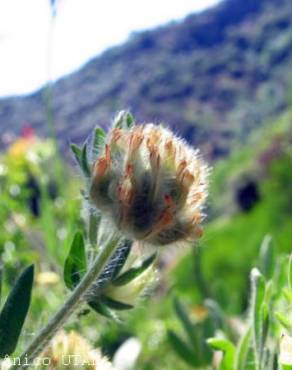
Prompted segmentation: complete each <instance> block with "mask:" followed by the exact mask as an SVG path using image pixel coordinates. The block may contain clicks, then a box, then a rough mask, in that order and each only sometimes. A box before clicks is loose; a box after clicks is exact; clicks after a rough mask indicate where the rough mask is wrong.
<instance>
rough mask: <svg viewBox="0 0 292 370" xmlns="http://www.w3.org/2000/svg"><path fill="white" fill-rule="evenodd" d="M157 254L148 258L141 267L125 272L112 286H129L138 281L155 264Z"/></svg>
mask: <svg viewBox="0 0 292 370" xmlns="http://www.w3.org/2000/svg"><path fill="white" fill-rule="evenodd" d="M156 255H157V254H156V253H154V254H152V255H151V256H150V257H148V258H147V259H146V260H144V261H143V262H142V263H141V265H140V266H138V267H132V268H131V269H129V270H128V271H126V272H124V273H123V274H121V275H120V276H118V277H117V278H116V279H114V280H113V281H112V284H113V285H115V286H122V285H125V284H128V283H129V282H130V281H132V280H134V279H136V278H137V277H138V276H139V275H141V274H142V273H143V272H144V271H145V270H147V269H148V267H150V266H151V265H152V263H153V262H154V260H155V258H156Z"/></svg>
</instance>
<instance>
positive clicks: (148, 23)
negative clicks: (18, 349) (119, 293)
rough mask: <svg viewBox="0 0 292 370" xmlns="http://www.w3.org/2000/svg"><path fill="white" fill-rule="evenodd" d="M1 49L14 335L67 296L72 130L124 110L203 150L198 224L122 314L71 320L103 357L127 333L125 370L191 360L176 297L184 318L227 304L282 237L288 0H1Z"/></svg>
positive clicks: (229, 310) (289, 91)
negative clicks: (172, 337) (29, 302)
mask: <svg viewBox="0 0 292 370" xmlns="http://www.w3.org/2000/svg"><path fill="white" fill-rule="evenodd" d="M0 55H1V58H0V128H1V136H0V225H1V233H0V252H1V256H2V257H1V260H2V264H4V265H5V285H4V291H5V289H6V291H7V290H8V287H9V286H10V285H11V282H12V281H13V280H14V279H15V276H16V275H17V274H18V271H19V270H20V269H21V268H22V267H23V266H24V265H26V264H28V263H32V262H35V263H36V264H37V271H38V274H37V279H36V284H37V292H36V293H35V296H34V297H33V310H32V313H31V317H30V319H29V323H28V325H27V331H26V336H24V341H25V340H28V338H29V336H30V335H31V333H32V332H34V331H36V329H37V328H38V326H39V325H40V324H41V322H44V320H46V319H47V318H48V317H49V316H50V314H51V313H52V312H53V311H55V309H56V307H58V305H59V304H60V302H62V301H63V297H64V294H65V290H64V287H63V285H64V284H63V283H62V268H61V266H62V265H63V263H64V259H65V257H66V255H67V253H68V248H69V247H70V243H71V241H72V237H73V232H74V230H76V228H81V229H82V228H84V225H83V221H82V217H81V216H80V209H81V197H80V195H79V194H80V193H79V191H80V187H82V184H81V179H80V176H79V174H78V171H77V170H76V168H75V166H74V163H73V160H72V158H71V155H70V153H69V144H70V142H75V143H77V144H81V143H82V142H83V141H84V140H85V139H86V138H87V137H88V135H89V134H90V132H91V131H92V129H93V128H94V127H95V126H96V125H100V126H101V127H103V128H104V129H105V130H107V129H108V128H109V127H110V124H111V121H112V119H113V117H114V116H115V114H116V113H117V112H118V111H119V110H121V109H129V110H130V111H131V112H132V113H133V115H134V116H135V117H136V120H137V121H138V122H155V123H160V122H162V123H165V124H166V125H168V126H169V127H171V128H172V129H173V130H174V131H175V132H176V133H178V134H179V135H180V136H182V137H184V138H185V139H186V140H187V142H188V143H189V144H190V145H192V146H195V147H196V148H197V147H198V148H200V151H201V153H202V155H203V156H204V158H206V159H207V160H208V161H209V162H210V163H211V166H212V168H213V169H212V174H211V178H210V196H209V200H208V205H207V209H206V214H207V219H206V221H205V232H204V236H203V238H202V241H201V243H200V246H199V248H195V249H186V250H182V249H180V250H178V251H177V250H170V251H162V254H161V257H160V269H159V270H160V275H161V282H160V284H159V288H157V289H156V290H155V294H154V295H153V296H152V297H151V298H150V301H149V300H148V302H145V303H143V304H141V307H139V308H138V309H137V310H136V311H134V312H133V313H131V314H129V315H128V316H127V319H126V323H125V324H123V325H118V324H116V323H111V322H109V323H107V324H106V325H104V321H103V320H102V319H100V318H98V317H97V316H96V314H94V313H91V314H89V315H87V316H85V317H82V318H81V319H80V318H75V319H74V320H73V321H72V322H71V323H70V324H69V325H68V328H73V329H74V330H76V331H78V332H80V333H81V334H82V335H84V336H85V337H86V338H88V339H89V340H90V342H91V343H92V345H94V346H98V347H101V348H102V350H103V352H104V353H105V354H107V355H108V356H110V357H112V356H113V355H114V353H115V351H116V349H117V348H119V346H120V345H121V344H122V343H123V342H124V341H125V340H126V339H128V338H131V337H135V338H137V340H138V342H139V343H140V344H141V345H142V346H141V348H142V349H141V351H140V354H139V357H138V360H137V363H136V364H135V365H134V369H136V370H152V369H153V370H156V369H161V370H164V369H165V370H166V369H167V370H172V369H173V370H184V369H189V368H190V364H187V363H186V362H185V361H183V359H181V358H180V357H179V356H177V354H176V353H175V352H174V350H173V348H172V346H171V343H170V341H169V337H168V330H170V329H171V330H176V331H178V332H179V331H180V330H181V328H180V324H179V322H178V319H177V316H176V314H175V310H174V309H173V298H174V296H178V297H179V298H180V299H181V300H182V301H183V302H184V304H185V305H186V307H187V310H188V312H189V314H190V316H191V318H192V320H193V321H194V322H198V321H200V320H203V319H204V317H205V316H204V300H205V299H206V298H212V299H214V301H216V302H218V304H219V305H220V307H222V309H223V310H224V312H226V314H227V315H229V316H230V317H231V318H238V317H239V316H240V315H242V314H244V313H245V310H246V307H247V304H248V298H247V297H248V294H249V270H250V268H251V267H252V266H253V265H254V264H256V261H257V258H258V253H259V247H260V244H261V241H262V239H263V238H264V236H265V235H266V234H271V235H273V238H274V240H275V246H276V253H281V252H285V251H286V252H289V251H290V249H291V242H292V228H291V221H292V187H291V181H292V112H291V104H292V74H291V71H292V3H291V1H290V0H261V1H254V0H221V1H218V0H217V1H216V0H180V1H168V2H165V1H162V0H156V1H154V0H148V1H142V0H141V1H134V0H124V1H122V2H117V1H114V0H108V1H106V2H100V1H94V0H83V1H81V0H59V1H57V0H55V1H54V0H51V1H48V0H26V1H25V2H24V1H21V0H0ZM48 288H49V289H48ZM166 293H169V294H166ZM44 297H45V298H44ZM202 312H203V315H202ZM202 317H203V319H202Z"/></svg>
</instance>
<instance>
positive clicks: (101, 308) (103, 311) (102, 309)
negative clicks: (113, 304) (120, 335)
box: [88, 301, 120, 322]
mask: <svg viewBox="0 0 292 370" xmlns="http://www.w3.org/2000/svg"><path fill="white" fill-rule="evenodd" d="M88 305H89V307H90V308H91V309H93V310H94V311H95V312H97V313H98V314H99V315H101V316H104V317H106V318H108V319H111V320H114V321H116V322H120V320H119V319H118V317H117V315H115V314H114V312H113V311H112V310H111V309H110V308H109V307H107V306H106V305H105V304H103V303H101V302H94V301H90V302H88Z"/></svg>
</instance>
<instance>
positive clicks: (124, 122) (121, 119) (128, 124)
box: [114, 111, 135, 129]
mask: <svg viewBox="0 0 292 370" xmlns="http://www.w3.org/2000/svg"><path fill="white" fill-rule="evenodd" d="M134 125H135V119H134V117H133V116H132V114H131V113H130V112H128V111H121V112H119V113H118V115H117V116H116V118H115V120H114V127H116V128H121V129H131V128H132V127H133V126H134Z"/></svg>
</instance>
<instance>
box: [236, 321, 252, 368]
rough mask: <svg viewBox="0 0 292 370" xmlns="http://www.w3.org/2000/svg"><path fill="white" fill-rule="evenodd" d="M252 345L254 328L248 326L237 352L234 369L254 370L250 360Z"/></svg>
mask: <svg viewBox="0 0 292 370" xmlns="http://www.w3.org/2000/svg"><path fill="white" fill-rule="evenodd" d="M251 345H252V330H251V328H248V330H247V331H246V333H245V334H244V335H243V336H242V338H241V340H240V342H239V345H238V347H237V350H236V354H235V364H234V370H254V366H253V364H252V363H251V362H250V353H251Z"/></svg>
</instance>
